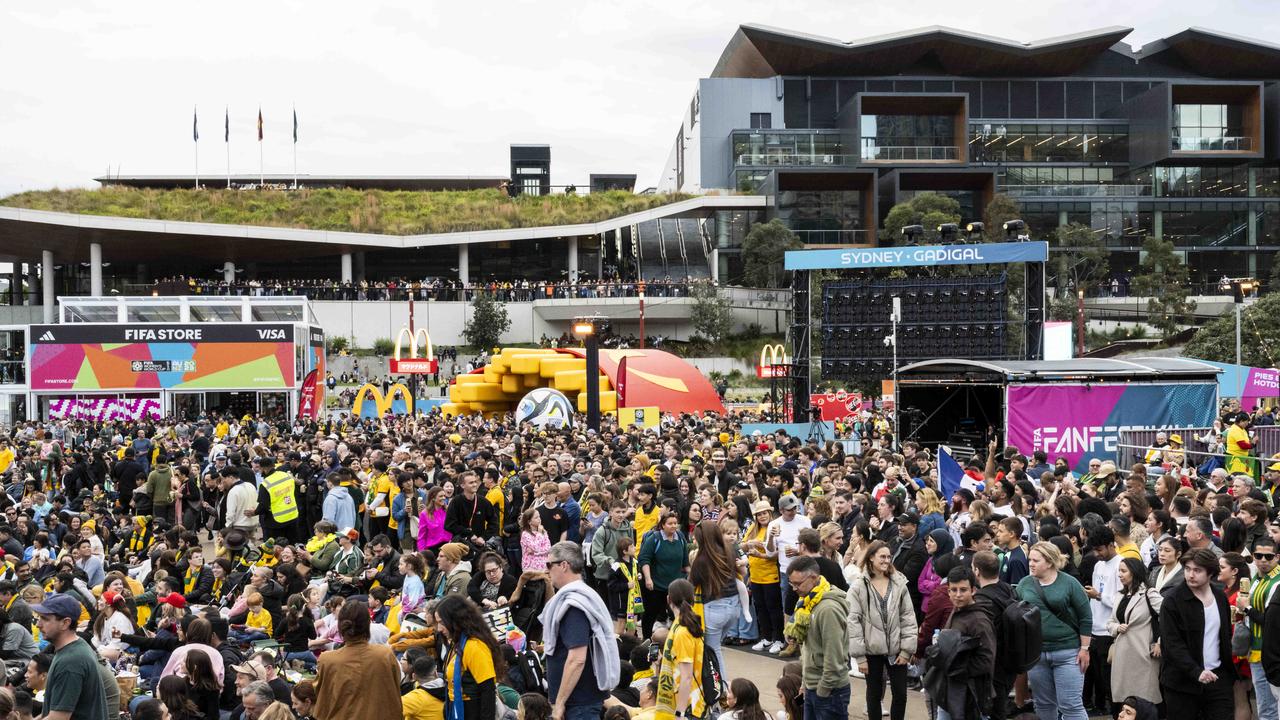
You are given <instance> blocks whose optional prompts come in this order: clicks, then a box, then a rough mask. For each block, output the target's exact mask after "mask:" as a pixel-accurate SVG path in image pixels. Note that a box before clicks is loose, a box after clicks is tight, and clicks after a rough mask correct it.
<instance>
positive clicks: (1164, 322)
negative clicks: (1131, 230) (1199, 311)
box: [1132, 236, 1196, 337]
mask: <svg viewBox="0 0 1280 720" xmlns="http://www.w3.org/2000/svg"><path fill="white" fill-rule="evenodd" d="M1190 277H1191V276H1190V273H1189V272H1188V270H1187V264H1186V263H1184V262H1183V261H1182V257H1181V256H1179V255H1178V253H1177V252H1175V251H1174V249H1173V241H1172V240H1164V239H1161V238H1156V237H1150V236H1148V237H1147V238H1146V239H1145V240H1143V241H1142V261H1141V262H1140V263H1139V264H1138V274H1137V275H1135V276H1134V277H1133V283H1132V287H1133V292H1134V294H1135V295H1138V296H1140V297H1146V298H1147V313H1148V314H1149V315H1150V317H1149V320H1148V322H1149V324H1150V325H1151V326H1152V327H1154V328H1156V329H1157V330H1159V331H1160V332H1161V334H1163V335H1164V337H1169V336H1170V335H1173V334H1174V333H1176V332H1178V330H1179V329H1180V326H1181V325H1185V324H1186V323H1188V322H1189V321H1190V320H1191V317H1190V316H1191V313H1193V312H1195V309H1196V303H1195V301H1194V300H1191V299H1189V298H1188V295H1187V284H1188V282H1189V281H1190Z"/></svg>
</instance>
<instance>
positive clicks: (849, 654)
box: [0, 413, 1280, 720]
mask: <svg viewBox="0 0 1280 720" xmlns="http://www.w3.org/2000/svg"><path fill="white" fill-rule="evenodd" d="M750 419H751V418H749V417H746V418H744V417H742V416H727V417H720V416H716V415H713V414H709V415H706V416H702V417H697V416H667V417H665V418H664V420H663V423H662V425H661V427H660V428H657V429H656V431H640V430H637V429H626V430H622V429H619V428H618V427H617V426H616V425H614V424H611V421H610V420H607V419H606V421H605V423H604V425H603V427H602V428H601V430H600V432H598V433H597V432H594V431H587V430H585V429H583V428H581V427H580V426H579V427H575V428H569V429H538V428H534V427H529V426H524V427H514V426H513V425H512V424H511V421H510V419H509V418H502V417H490V418H484V417H479V416H475V417H463V418H455V419H446V418H443V417H441V416H439V415H426V416H420V417H416V418H404V417H389V418H385V419H382V420H371V419H363V420H361V419H353V418H347V417H345V416H339V417H335V418H332V419H329V420H324V421H321V422H318V423H317V422H297V421H293V420H289V419H279V418H258V417H245V418H237V419H232V418H225V417H214V416H208V417H204V416H202V417H200V418H197V419H195V420H191V421H187V420H172V419H170V420H165V421H161V422H143V423H105V424H101V423H98V424H95V423H88V422H80V421H76V422H59V423H39V422H23V423H19V424H17V425H16V426H14V427H11V428H7V429H6V432H5V434H4V437H3V439H0V476H3V478H4V479H5V480H6V492H5V493H3V494H0V511H2V512H3V515H4V519H3V521H0V552H2V555H0V659H2V660H3V661H4V668H5V673H4V675H5V679H4V686H5V687H4V689H3V690H2V691H0V718H27V717H50V718H93V719H95V720H97V719H99V718H116V717H122V716H123V715H124V714H125V713H128V716H129V717H131V718H134V719H136V720H156V719H158V718H182V719H183V720H199V719H203V720H215V718H216V719H221V718H234V719H236V720H239V719H241V718H244V719H246V720H276V719H281V718H283V719H286V720H287V719H288V718H316V719H317V720H329V719H331V718H332V719H337V718H343V719H347V718H363V719H368V720H379V719H382V718H387V719H388V720H390V719H392V718H441V719H443V718H449V719H450V720H498V719H499V718H503V719H506V718H520V720H549V719H552V718H554V719H555V720H559V719H561V718H567V719H569V720H585V719H588V718H589V719H591V720H595V719H596V718H607V719H608V720H623V719H625V718H640V719H641V720H649V719H650V718H658V719H659V720H666V719H667V718H676V717H679V718H705V717H712V716H716V715H719V716H721V717H728V718H729V719H730V720H800V718H802V717H803V718H811V719H812V718H840V719H843V718H847V717H848V714H849V712H850V705H851V704H853V700H852V697H853V693H852V685H851V683H852V682H853V680H855V679H860V680H859V681H860V683H861V684H862V686H863V691H862V694H863V696H864V698H865V712H866V716H867V717H868V718H871V719H872V720H874V719H876V718H880V717H882V716H883V715H884V714H887V715H888V716H889V717H890V718H891V720H903V719H904V717H905V714H906V708H907V698H908V693H909V692H910V691H911V689H912V688H922V689H923V690H924V691H925V697H926V698H927V700H928V703H927V704H928V710H929V713H930V717H931V718H937V720H959V719H960V718H974V719H976V718H992V719H994V720H1002V719H1003V718H1006V717H1011V716H1014V715H1016V714H1018V713H1034V714H1035V715H1036V716H1037V717H1038V718H1039V720H1057V719H1058V718H1059V717H1061V718H1063V719H1064V720H1082V719H1083V718H1085V717H1086V716H1087V715H1090V714H1092V715H1106V716H1113V717H1119V718H1123V719H1124V720H1154V719H1155V718H1157V717H1168V718H1172V719H1173V720H1181V719H1182V718H1187V719H1190V718H1197V717H1209V718H1223V720H1226V719H1227V718H1233V720H1244V719H1245V718H1248V717H1254V716H1256V717H1259V718H1263V719H1264V720H1276V707H1277V705H1276V701H1275V696H1274V693H1275V692H1276V685H1277V684H1280V604H1278V603H1280V601H1273V596H1274V594H1275V593H1274V589H1275V587H1276V585H1277V578H1280V569H1278V565H1277V541H1278V540H1280V524H1278V523H1277V522H1276V518H1275V516H1276V511H1277V507H1278V505H1280V497H1277V495H1276V493H1275V489H1276V485H1277V484H1278V483H1280V460H1265V461H1264V464H1265V467H1264V468H1262V472H1261V473H1260V474H1261V475H1262V477H1260V478H1257V479H1255V478H1253V477H1251V476H1250V475H1248V474H1246V473H1239V472H1234V471H1233V470H1232V469H1231V468H1229V467H1223V468H1215V469H1214V470H1212V471H1211V472H1210V473H1209V474H1207V475H1204V476H1199V475H1198V474H1197V472H1196V470H1195V468H1190V469H1189V471H1187V472H1182V473H1178V474H1174V473H1165V472H1161V470H1162V469H1163V468H1162V467H1161V466H1160V465H1158V464H1157V465H1149V464H1146V463H1141V464H1136V465H1134V466H1133V467H1131V468H1117V467H1116V465H1115V463H1114V462H1112V461H1110V460H1108V459H1106V458H1095V459H1091V460H1088V462H1087V465H1088V469H1087V471H1084V472H1076V471H1073V470H1072V469H1071V468H1070V467H1068V465H1067V463H1066V461H1065V460H1064V459H1061V458H1052V457H1049V456H1047V455H1046V453H1044V452H1043V451H1036V452H1033V453H1031V454H1030V455H1027V454H1024V453H1022V452H1021V451H1020V449H1018V448H1013V447H1003V448H1002V447H1000V446H999V445H998V444H996V443H995V442H993V443H991V444H990V445H989V446H988V447H986V448H983V449H981V450H980V451H979V452H978V453H976V454H975V455H974V456H973V457H971V458H966V459H965V460H964V463H963V465H962V466H961V467H960V468H954V467H953V466H951V465H950V464H948V458H942V464H941V465H940V464H939V458H938V457H936V456H935V455H934V454H933V453H932V452H930V451H929V450H928V449H926V448H923V447H921V446H919V445H918V444H916V443H913V442H905V443H901V444H898V443H895V442H894V438H893V437H892V436H891V435H890V434H889V428H890V427H891V426H890V425H889V423H887V422H885V421H884V418H882V417H878V416H876V415H873V414H871V413H865V414H864V415H862V416H861V417H860V418H859V419H857V420H856V421H855V422H853V423H842V424H840V427H839V428H838V429H837V430H838V432H837V438H835V439H831V440H829V441H824V442H806V441H804V440H803V439H800V438H795V437H789V436H787V435H786V434H785V433H783V432H775V433H770V434H759V433H753V434H744V433H743V426H742V422H743V421H744V420H750ZM1229 421H1230V422H1229V424H1230V423H1233V422H1234V421H1235V419H1234V418H1230V419H1229ZM851 438H856V439H857V440H858V441H859V442H850V439H851ZM854 447H857V448H859V451H858V452H856V453H854V452H852V451H851V448H854ZM957 470H960V471H961V472H962V474H961V475H960V476H959V477H957V476H956V471H957ZM735 646H736V647H739V648H740V649H741V650H744V651H749V652H754V653H756V654H757V655H763V656H771V657H776V658H778V659H779V665H780V667H781V673H780V674H779V678H778V679H777V681H776V684H775V685H774V686H773V687H759V686H757V685H756V684H755V683H753V682H752V681H750V680H748V679H747V678H745V677H742V676H740V674H738V675H735V670H738V671H741V669H742V665H741V663H744V662H747V661H748V659H749V656H747V655H744V654H741V653H728V652H726V651H725V648H727V647H735ZM886 695H888V703H887V704H888V708H887V710H885V709H883V704H884V703H885V696H886ZM772 697H776V699H777V702H776V703H773V702H768V701H765V702H768V704H770V705H771V706H775V707H778V708H781V711H777V712H769V711H766V710H765V709H764V704H765V702H762V698H772ZM859 710H861V708H859Z"/></svg>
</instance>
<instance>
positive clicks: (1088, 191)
mask: <svg viewBox="0 0 1280 720" xmlns="http://www.w3.org/2000/svg"><path fill="white" fill-rule="evenodd" d="M1000 191H1001V192H1003V193H1005V194H1006V195H1011V196H1013V197H1137V196H1147V195H1151V186H1150V185H1001V186H1000Z"/></svg>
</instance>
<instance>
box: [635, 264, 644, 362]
mask: <svg viewBox="0 0 1280 720" xmlns="http://www.w3.org/2000/svg"><path fill="white" fill-rule="evenodd" d="M636 289H637V290H639V291H640V349H641V350H643V349H644V280H641V281H640V282H639V283H638V284H637V287H636Z"/></svg>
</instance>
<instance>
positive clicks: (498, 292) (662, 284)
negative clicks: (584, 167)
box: [132, 280, 706, 302]
mask: <svg viewBox="0 0 1280 720" xmlns="http://www.w3.org/2000/svg"><path fill="white" fill-rule="evenodd" d="M696 282H697V281H686V280H646V281H645V282H644V285H645V295H646V297H651V298H652V297H689V295H690V289H691V287H692V286H693V285H694V284H695V283H696ZM703 282H706V281H705V280H704V281H703ZM479 293H490V294H493V295H494V296H496V297H497V299H498V300H500V301H502V302H534V301H537V300H568V299H578V298H634V297H639V295H640V290H639V285H638V283H637V282H636V281H627V282H588V281H583V282H578V283H568V282H530V283H528V284H527V285H526V284H524V283H507V282H488V283H471V284H469V285H466V286H462V285H460V284H458V283H442V284H424V283H414V282H404V281H384V282H371V283H336V282H324V281H315V282H274V281H263V282H261V283H254V284H247V283H233V284H228V283H222V282H213V281H199V282H196V283H194V284H191V283H187V282H173V283H157V284H155V285H139V286H136V287H134V288H133V292H132V294H135V295H152V294H155V295H159V296H177V295H185V296H190V297H196V298H198V297H201V296H206V297H226V296H232V297H244V296H249V297H302V296H305V297H306V298H308V299H310V300H336V301H348V300H349V301H362V300H383V301H407V300H408V299H409V297H410V295H412V296H413V299H414V300H417V301H431V300H434V301H441V302H449V301H451V302H460V301H470V300H472V299H473V298H475V296H476V295H477V294H479Z"/></svg>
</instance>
